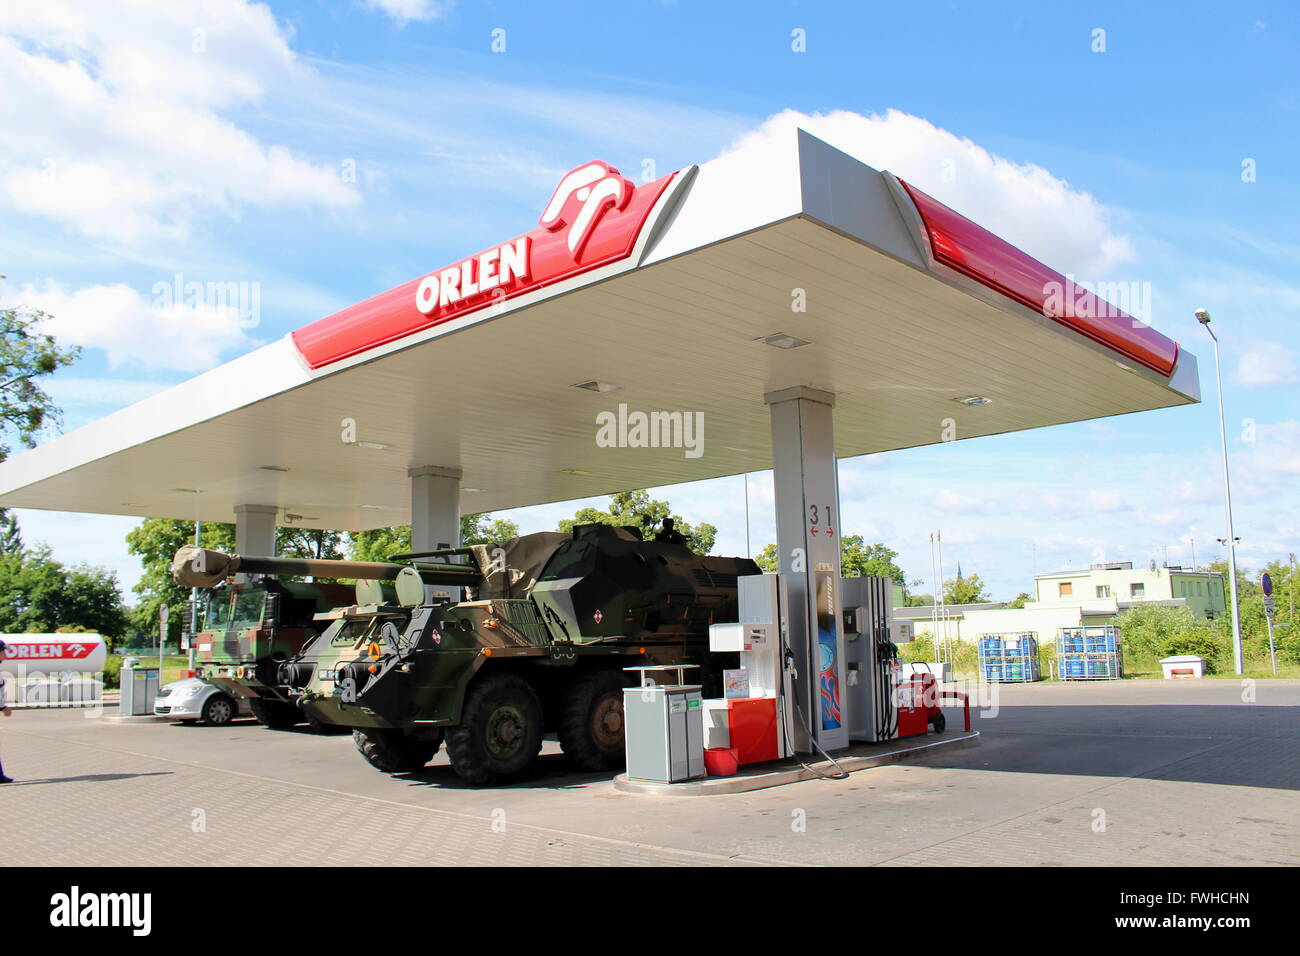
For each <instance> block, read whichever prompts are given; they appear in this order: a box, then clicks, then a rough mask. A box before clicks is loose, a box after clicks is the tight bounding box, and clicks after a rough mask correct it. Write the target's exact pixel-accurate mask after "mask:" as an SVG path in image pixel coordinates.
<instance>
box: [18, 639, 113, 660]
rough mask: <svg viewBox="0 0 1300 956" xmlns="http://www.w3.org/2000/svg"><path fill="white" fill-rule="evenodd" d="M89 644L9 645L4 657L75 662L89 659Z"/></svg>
mask: <svg viewBox="0 0 1300 956" xmlns="http://www.w3.org/2000/svg"><path fill="white" fill-rule="evenodd" d="M93 649H94V648H93V646H92V645H90V644H81V643H72V644H10V645H9V650H8V651H7V652H6V654H5V656H6V657H8V658H10V659H11V660H77V659H78V658H81V657H89V656H90V652H91V651H92V650H93Z"/></svg>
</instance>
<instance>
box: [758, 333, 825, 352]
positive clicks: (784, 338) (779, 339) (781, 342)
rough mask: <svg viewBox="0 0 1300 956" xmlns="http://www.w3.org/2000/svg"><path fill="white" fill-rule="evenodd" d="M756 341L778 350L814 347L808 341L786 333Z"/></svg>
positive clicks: (775, 334) (774, 334)
mask: <svg viewBox="0 0 1300 956" xmlns="http://www.w3.org/2000/svg"><path fill="white" fill-rule="evenodd" d="M754 341H755V342H762V343H763V344H764V345H770V346H772V347H773V348H778V349H797V348H802V347H803V346H805V345H812V343H811V342H809V341H808V340H807V339H801V338H799V337H798V336H794V335H789V334H787V333H785V332H773V333H772V334H771V335H765V336H763V337H762V338H761V339H754Z"/></svg>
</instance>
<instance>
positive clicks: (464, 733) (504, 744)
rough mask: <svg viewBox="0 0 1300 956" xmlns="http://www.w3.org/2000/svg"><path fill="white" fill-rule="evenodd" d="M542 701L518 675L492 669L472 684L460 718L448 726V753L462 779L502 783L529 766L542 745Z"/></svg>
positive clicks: (475, 783) (476, 783) (479, 784)
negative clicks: (486, 675) (499, 672)
mask: <svg viewBox="0 0 1300 956" xmlns="http://www.w3.org/2000/svg"><path fill="white" fill-rule="evenodd" d="M542 730H543V722H542V704H541V701H539V700H538V698H537V692H536V691H534V690H533V688H532V686H531V685H530V684H529V683H528V682H527V681H526V680H524V679H523V678H521V677H517V676H515V675H514V674H494V675H492V676H490V677H484V678H481V679H480V680H478V681H476V682H475V683H474V684H473V685H471V687H470V689H469V691H468V692H467V693H466V694H465V704H464V706H463V707H462V708H461V714H460V723H459V724H458V725H457V726H455V727H451V728H449V729H448V730H447V756H449V757H450V758H451V765H452V766H453V767H454V768H455V769H456V773H458V774H459V775H460V777H461V779H462V780H464V781H465V782H466V783H470V784H473V785H474V786H477V787H481V786H484V785H486V784H491V783H498V782H500V781H502V780H506V779H509V778H510V777H514V776H516V775H518V774H520V773H522V772H523V771H525V770H527V769H528V767H529V765H530V764H531V763H532V762H533V761H534V760H535V759H536V758H537V755H538V754H539V753H541V750H542Z"/></svg>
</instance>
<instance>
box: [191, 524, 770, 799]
mask: <svg viewBox="0 0 1300 956" xmlns="http://www.w3.org/2000/svg"><path fill="white" fill-rule="evenodd" d="M188 551H189V552H190V554H189V555H188V556H186V555H185V549H183V551H182V552H180V553H178V554H177V561H176V563H175V564H174V566H173V567H174V569H179V570H178V572H177V580H178V581H179V582H180V583H183V584H188V583H191V582H192V580H193V579H194V576H193V574H191V573H189V572H187V570H186V567H187V564H188V565H189V566H191V567H192V565H193V564H194V562H195V561H196V560H197V561H198V563H200V564H206V565H209V566H211V565H213V564H214V563H218V564H219V563H221V562H243V564H244V566H245V567H247V566H248V563H249V562H253V563H254V564H257V563H258V562H265V561H268V560H269V561H275V560H276V559H249V558H239V557H232V556H227V555H220V554H218V553H216V552H204V553H202V554H199V553H198V552H197V549H188ZM391 562H392V563H390V564H383V563H382V562H375V563H372V564H374V565H376V568H382V569H384V577H385V578H387V579H388V580H391V581H393V599H392V600H387V599H385V597H384V594H383V593H382V590H381V588H380V587H379V581H378V580H362V581H359V582H358V586H357V592H358V593H357V603H356V604H355V605H352V606H349V607H339V608H335V609H333V610H330V611H326V612H323V613H322V614H320V615H318V618H319V619H320V620H323V621H326V622H328V626H327V627H326V628H325V630H324V631H322V633H321V634H320V636H319V637H317V638H315V639H314V640H312V641H310V642H309V643H307V644H306V645H305V646H304V647H303V649H302V651H301V652H300V653H298V654H296V655H294V656H293V657H291V658H290V659H288V660H286V661H285V662H284V663H283V664H281V665H280V667H279V668H278V674H277V678H278V681H279V683H280V685H281V690H282V692H283V693H284V694H285V695H287V696H289V697H291V698H292V699H294V700H296V702H297V704H298V706H300V707H301V708H302V710H303V713H304V714H306V715H307V716H308V717H309V718H311V719H312V720H314V721H317V722H320V723H322V724H333V725H338V726H343V727H350V728H352V731H353V738H354V740H355V742H356V745H357V749H358V750H359V751H360V752H361V753H362V755H363V756H364V757H365V758H366V759H367V760H368V761H369V762H370V763H371V764H372V765H374V766H375V767H377V768H378V769H380V770H383V771H386V772H390V773H394V772H402V771H411V770H416V769H419V768H420V767H422V766H424V765H425V764H426V763H428V762H429V761H430V760H431V759H432V758H433V756H434V754H436V753H437V752H438V749H439V748H440V747H441V746H443V745H444V744H445V745H446V748H447V754H448V757H449V758H450V760H451V764H452V766H453V767H454V768H455V770H456V772H457V773H458V774H459V775H460V776H461V777H462V778H464V779H465V780H466V781H468V782H469V783H472V784H476V785H484V784H491V783H496V782H499V781H501V780H505V779H508V778H511V777H514V776H517V775H519V774H521V773H523V772H524V771H525V770H526V769H527V768H528V767H529V766H530V765H531V764H532V762H533V760H534V759H535V758H536V757H537V755H538V753H539V751H540V749H541V744H542V738H543V736H544V735H545V734H547V733H551V732H553V733H555V734H556V735H557V737H558V738H559V742H560V747H561V749H562V750H563V751H564V753H565V754H566V755H567V756H568V757H569V759H570V760H571V761H572V762H573V763H574V764H575V765H576V766H577V767H580V768H582V769H585V770H593V771H594V770H608V769H614V768H617V767H618V766H621V765H622V762H623V759H624V751H623V688H624V687H625V686H627V684H628V680H627V675H626V674H625V673H624V668H627V667H633V666H641V665H650V664H678V663H692V664H698V665H701V671H699V672H698V673H700V674H701V675H702V676H701V680H702V682H703V683H704V684H705V693H706V694H713V695H715V696H721V679H722V677H721V672H722V670H723V668H726V667H735V666H736V660H735V655H725V654H709V653H708V633H709V625H710V624H718V623H727V622H734V621H735V620H736V619H737V614H738V609H737V599H736V593H737V587H736V579H737V577H738V576H739V575H742V574H759V573H761V572H760V570H759V568H758V566H757V565H756V564H755V563H754V562H753V561H751V560H749V559H747V558H722V557H712V556H702V555H697V554H695V553H693V552H692V551H691V550H690V549H689V548H687V547H686V545H685V544H684V542H683V540H682V537H681V535H680V534H678V533H677V532H676V531H675V530H674V529H673V527H672V522H671V519H669V520H668V521H666V522H665V528H664V529H663V530H662V531H661V532H660V533H659V534H657V535H656V536H655V538H654V540H651V541H646V540H642V537H641V533H640V530H639V529H637V528H634V527H622V528H619V527H612V526H608V525H599V524H595V525H579V526H577V527H575V528H574V529H573V532H572V534H560V533H557V532H541V533H538V534H531V535H524V536H522V537H519V538H515V539H513V540H512V541H510V542H508V543H506V544H505V545H503V546H502V547H500V548H493V547H490V546H484V545H476V546H471V547H467V548H452V549H447V550H443V551H433V552H425V553H420V554H405V555H394V556H393V557H392V559H391ZM312 563H313V564H314V565H317V566H320V567H319V569H318V570H317V571H316V572H314V573H316V574H321V575H324V574H330V575H333V576H343V575H345V574H347V575H349V576H355V577H360V575H359V574H358V572H357V570H356V566H357V564H358V562H342V563H343V564H348V565H349V566H350V567H351V568H352V570H350V571H346V572H345V571H343V570H342V569H341V568H340V569H334V570H330V569H326V568H325V567H324V566H325V565H329V564H333V562H312ZM266 570H267V571H268V572H269V571H270V568H269V567H268V568H266ZM372 577H373V578H375V579H378V578H379V574H378V573H377V571H375V572H372ZM437 588H444V589H446V588H453V589H456V590H461V591H464V592H466V593H463V594H456V593H452V594H447V595H446V596H443V595H441V594H438V593H436V592H435V593H433V594H431V593H430V592H431V591H434V590H435V589H437Z"/></svg>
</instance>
